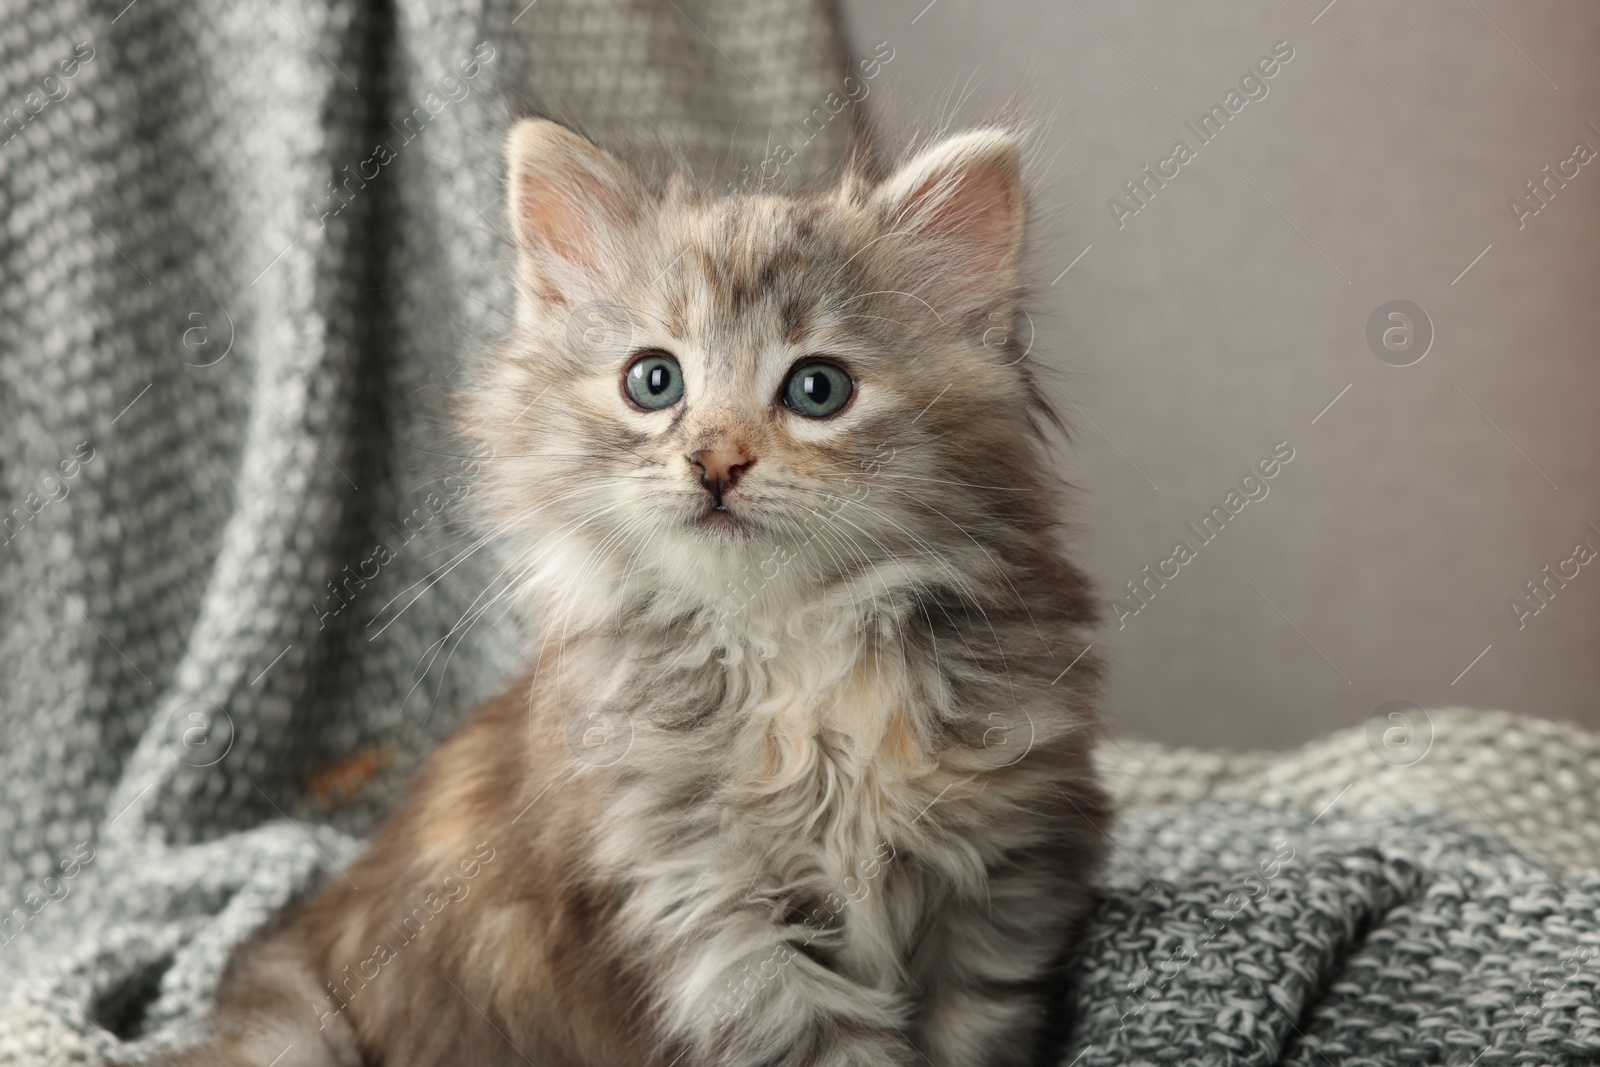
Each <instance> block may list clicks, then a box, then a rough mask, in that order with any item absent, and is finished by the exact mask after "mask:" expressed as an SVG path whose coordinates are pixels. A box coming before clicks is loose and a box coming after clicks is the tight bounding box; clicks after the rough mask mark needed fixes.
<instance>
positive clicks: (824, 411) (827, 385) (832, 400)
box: [783, 363, 855, 419]
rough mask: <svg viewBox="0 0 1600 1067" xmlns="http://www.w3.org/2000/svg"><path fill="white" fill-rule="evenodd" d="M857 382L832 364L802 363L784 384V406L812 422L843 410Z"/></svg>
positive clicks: (790, 373)
mask: <svg viewBox="0 0 1600 1067" xmlns="http://www.w3.org/2000/svg"><path fill="white" fill-rule="evenodd" d="M854 391H855V383H854V382H852V381H851V380H850V375H848V374H846V373H845V372H844V370H843V369H842V368H839V367H836V366H834V365H833V364H832V363H802V364H800V365H799V366H798V367H796V368H795V369H794V370H792V371H790V372H789V379H788V380H787V381H786V382H784V383H783V405H784V407H786V408H788V409H789V410H790V411H793V412H796V413H798V414H800V415H804V416H806V417H807V418H811V419H820V418H823V417H824V416H827V415H832V414H833V413H834V412H836V411H838V410H839V409H840V408H842V407H844V406H845V404H846V403H847V402H848V401H849V399H850V394H851V393H852V392H854Z"/></svg>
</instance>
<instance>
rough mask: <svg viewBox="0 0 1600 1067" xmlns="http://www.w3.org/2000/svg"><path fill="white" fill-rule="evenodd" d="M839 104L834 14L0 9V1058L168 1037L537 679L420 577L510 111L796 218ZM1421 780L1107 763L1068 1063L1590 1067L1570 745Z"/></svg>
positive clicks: (496, 271) (435, 527) (810, 1)
mask: <svg viewBox="0 0 1600 1067" xmlns="http://www.w3.org/2000/svg"><path fill="white" fill-rule="evenodd" d="M842 74H843V66H842V60H841V57H840V52H839V47H838V42H837V40H836V35H835V31H834V28H833V26H832V25H831V23H830V20H829V18H828V8H827V5H826V3H825V2H824V0H675V2H674V3H670V4H666V3H663V4H657V3H653V2H646V0H587V2H583V3H577V2H570V0H536V2H533V3H528V2H527V0H510V2H501V0H477V2H474V0H426V2H424V0H394V2H393V3H389V4H358V3H355V2H354V0H345V2H339V0H218V2H214V3H213V2H209V0H208V2H207V3H206V4H183V3H179V2H177V0H133V2H132V3H128V2H127V0H107V2H89V0H4V2H0V218H3V226H0V991H3V1000H0V1064H30V1065H45V1064H51V1065H54V1064H68V1063H77V1064H86V1063H102V1062H128V1061H137V1060H138V1059H139V1058H140V1057H141V1056H142V1055H144V1054H146V1053H148V1052H149V1051H150V1050H152V1049H153V1048H155V1047H158V1046H160V1045H161V1044H163V1043H165V1042H170V1041H180V1040H184V1039H185V1038H186V1037H187V1036H188V1035H190V1034H192V1033H193V1032H194V1030H195V1029H196V1028H197V1027H198V1026H201V1025H203V1022H204V1018H205V1013H206V1008H207V1003H208V1000H209V997H210V995H211V992H212V990H213V988H214V985H215V983H216V980H217V977H218V975H219V973H220V969H221V966H222V964H223V962H224V960H225V959H226V957H227V954H228V952H229V951H230V949H231V948H232V947H233V946H234V945H236V944H237V943H238V942H239V941H241V940H242V939H243V938H245V937H247V936H248V935H249V934H250V933H251V932H252V931H253V930H255V929H256V928H258V927H259V926H260V924H261V923H262V922H264V921H265V920H266V918H267V917H268V916H269V915H270V914H271V913H272V911H273V910H274V909H276V908H278V907H280V906H282V905H283V904H284V903H286V902H287V901H289V900H290V899H292V898H293V897H294V896H295V895H297V894H300V893H303V892H305V891H307V890H308V889H309V888H310V887H311V886H313V885H314V884H315V883H316V882H317V881H318V880H319V879H321V878H325V877H330V876H332V877H337V875H335V874H333V872H334V870H335V868H336V867H338V866H342V865H343V864H344V863H345V862H347V861H348V860H349V858H350V857H351V856H352V855H353V854H354V853H355V851H356V850H358V849H359V847H360V839H361V836H362V835H363V834H364V833H365V832H366V831H367V829H369V828H370V826H371V824H372V821H373V819H374V818H376V817H377V815H378V814H379V813H380V812H381V811H382V810H383V809H384V807H385V806H386V804H387V803H388V801H389V799H390V798H391V796H392V794H393V791H394V789H395V788H397V785H398V783H401V782H403V781H404V779H405V777H406V775H407V773H408V772H409V771H410V769H411V768H412V767H414V766H415V763H416V761H417V760H418V759H420V758H421V755H422V754H423V753H425V752H426V751H427V750H428V748H429V747H431V745H432V744H433V743H434V742H435V741H436V740H437V739H438V738H439V737H440V736H441V735H442V734H443V733H445V732H446V731H448V730H449V729H450V727H451V726H452V725H453V723H454V721H455V716H456V715H457V714H458V713H459V712H460V711H461V710H462V709H464V708H466V707H469V706H470V705H471V704H472V703H473V702H474V701H475V700H476V699H478V698H479V697H481V696H483V695H485V694H487V693H489V692H492V691H494V690H496V689H497V688H498V687H499V686H500V685H501V683H502V682H503V680H504V679H505V678H506V677H507V676H508V675H509V674H510V673H511V672H513V671H516V670H517V669H519V667H520V665H521V661H520V652H519V643H518V634H517V633H516V632H515V631H514V630H513V628H512V624H511V623H510V622H509V621H508V620H505V619H501V618H499V617H497V616H494V615H489V616H486V617H484V618H483V619H482V621H481V622H479V623H478V624H477V625H475V626H458V623H460V622H461V621H462V620H463V619H464V618H465V617H468V616H469V613H470V612H471V610H472V608H473V606H474V601H475V599H476V598H477V597H478V595H479V594H480V593H481V592H482V591H483V590H484V589H485V588H486V587H487V586H488V585H489V583H490V579H491V576H490V575H489V574H488V573H487V571H486V569H485V568H483V567H482V566H481V565H480V564H479V563H478V562H477V560H476V559H475V558H473V559H467V560H466V561H465V562H463V563H462V564H461V565H459V566H458V567H455V568H454V569H451V570H449V571H448V573H447V574H445V575H444V577H443V578H441V579H439V580H437V581H434V582H424V579H425V578H427V577H428V576H429V575H431V574H436V572H437V570H438V569H439V567H440V565H441V564H445V563H449V562H450V561H452V560H453V559H454V557H453V556H452V555H451V553H452V552H453V551H454V546H456V545H459V544H460V543H462V542H461V541H460V537H461V531H460V530H459V529H458V527H459V525H460V514H459V513H460V511H461V510H462V509H461V507H460V502H461V499H462V498H463V497H464V496H465V494H467V493H469V492H470V491H471V484H470V482H471V475H470V470H471V467H470V458H469V457H463V456H458V455H452V454H451V451H450V450H451V445H450V443H449V438H448V436H447V435H445V434H443V433H442V432H441V431H440V430H439V428H438V425H437V422H436V419H435V413H436V412H437V411H438V410H439V406H438V394H440V393H443V392H447V391H448V389H449V386H450V383H451V381H452V380H453V378H452V375H453V374H454V371H455V368H456V367H457V366H459V365H460V362H461V361H462V360H464V359H468V358H471V356H472V354H473V353H474V352H475V351H477V350H479V349H480V348H481V346H482V345H483V343H484V342H485V341H486V340H488V339H491V338H493V337H495V336H496V335H497V334H498V333H499V332H500V331H501V330H502V328H503V325H504V316H505V308H506V300H505V293H504V290H503V286H504V284H505V283H504V275H505V271H504V267H503V263H502V261H503V260H504V258H505V255H506V253H505V247H506V246H505V243H504V240H503V238H502V235H501V232H500V223H499V206H498V205H499V194H500V187H499V173H500V162H499V134H500V130H501V128H502V127H503V124H504V121H505V118H506V116H507V115H508V114H509V113H512V112H513V111H515V110H518V109H521V108H523V107H525V106H529V105H531V106H536V107H538V108H540V109H542V110H545V111H547V112H549V113H553V114H556V115H558V116H566V117H569V118H572V119H574V120H577V121H579V122H581V123H582V124H583V125H584V127H585V128H586V129H588V130H589V131H591V132H592V133H593V134H594V135H595V136H597V137H598V138H599V139H600V140H602V141H603V142H606V143H608V144H610V145H612V146H613V147H616V148H618V149H620V150H623V151H625V152H627V153H628V154H630V155H632V156H633V157H634V158H636V159H639V160H640V161H641V162H643V163H645V164H646V165H654V164H657V163H661V162H663V161H665V160H668V159H669V158H670V159H674V160H677V161H679V162H686V163H688V164H690V165H692V166H694V167H695V168H696V169H697V170H698V171H699V172H700V173H701V175H702V177H703V178H705V179H706V180H709V181H713V182H723V183H727V184H738V183H742V182H744V181H746V180H747V179H748V178H749V177H750V175H751V174H752V170H753V169H754V170H756V171H761V172H762V176H763V178H764V180H766V181H768V182H769V183H770V182H771V181H772V180H773V178H774V175H772V174H771V173H767V172H765V171H764V170H763V169H762V161H764V160H770V158H771V157H770V156H769V155H768V152H769V149H770V147H771V145H772V144H774V143H780V142H781V143H783V144H785V145H787V146H788V147H789V148H790V149H792V151H791V152H790V153H788V154H787V156H788V157H790V158H791V160H792V161H789V162H786V163H785V166H784V173H783V175H782V180H784V181H791V180H792V181H795V182H805V181H809V180H811V179H813V178H815V177H817V176H818V175H819V174H821V173H822V172H824V171H825V170H826V169H827V168H828V167H829V166H831V165H832V163H833V162H834V161H835V160H836V159H837V158H838V156H839V154H840V152H841V150H842V146H843V144H844V140H845V136H846V132H847V130H848V128H849V127H850V125H851V124H852V123H853V122H855V121H856V115H855V113H854V112H853V111H850V110H846V111H844V112H843V113H842V114H839V113H837V112H833V111H832V110H831V109H829V110H826V111H824V112H823V113H825V114H831V115H835V116H836V117H835V118H833V119H830V120H829V121H828V122H826V123H821V124H819V123H817V122H816V121H813V122H812V123H810V124H809V125H807V126H804V127H803V128H802V127H800V125H799V124H800V123H802V122H804V120H805V119H806V118H807V117H808V116H814V115H815V114H817V113H818V112H817V109H818V108H826V107H827V104H826V101H827V99H828V97H829V94H830V93H831V92H833V91H834V90H835V89H836V88H837V86H838V82H839V79H840V77H841V76H842ZM1540 731H1544V732H1542V733H1541V732H1540ZM1508 737H1522V738H1524V739H1531V740H1528V744H1527V746H1525V747H1526V748H1527V751H1526V752H1522V755H1523V757H1525V758H1520V759H1518V758H1515V757H1517V753H1518V752H1521V751H1522V750H1518V749H1516V747H1515V746H1514V745H1513V746H1511V747H1509V748H1508V747H1507V742H1506V738H1508ZM1341 746H1343V747H1341ZM1434 750H1435V751H1434V754H1432V755H1430V756H1429V758H1428V759H1427V760H1424V761H1422V762H1420V763H1418V764H1416V765H1415V766H1412V767H1407V768H1404V769H1403V771H1397V769H1396V768H1393V767H1387V766H1384V765H1383V764H1380V763H1377V762H1375V761H1374V760H1373V759H1372V758H1371V757H1370V754H1369V753H1367V751H1366V749H1365V747H1364V745H1363V743H1362V742H1361V739H1360V737H1359V736H1357V735H1356V734H1351V735H1349V736H1348V737H1342V738H1334V739H1330V741H1329V742H1328V743H1327V744H1326V745H1324V746H1322V747H1320V748H1314V749H1310V750H1307V751H1306V752H1303V753H1299V754H1292V755H1290V756H1284V757H1271V758H1269V757H1265V756H1241V757H1222V756H1217V755H1208V754H1201V753H1171V752H1167V751H1165V750H1162V749H1159V748H1155V747H1148V746H1146V747H1140V746H1123V747H1114V748H1111V749H1108V751H1107V754H1106V760H1107V768H1108V771H1109V772H1110V773H1111V774H1112V775H1113V776H1114V777H1116V778H1118V780H1119V781H1122V782H1123V792H1124V800H1125V802H1126V803H1127V804H1128V806H1129V811H1128V814H1127V815H1126V816H1125V817H1124V818H1123V819H1122V821H1121V823H1120V824H1119V826H1118V827H1117V828H1116V829H1115V830H1114V831H1110V832H1113V833H1114V836H1115V840H1116V843H1117V846H1118V848H1117V852H1116V855H1117V856H1118V861H1117V865H1116V867H1115V868H1114V869H1113V871H1112V872H1111V874H1110V875H1109V881H1108V888H1107V893H1106V898H1105V902H1104V905H1103V906H1102V908H1101V909H1100V911H1099V913H1098V915H1097V916H1096V918H1095V922H1094V924H1093V926H1092V927H1091V928H1090V930H1089V931H1088V933H1087V935H1086V938H1087V939H1086V941H1085V943H1084V945H1083V949H1082V952H1081V954H1080V955H1079V957H1078V958H1077V959H1076V960H1075V961H1074V962H1073V964H1072V965H1071V967H1070V969H1069V970H1070V973H1069V975H1068V977H1069V978H1070V980H1071V982H1072V992H1071V993H1070V1001H1069V1003H1067V1004H1064V1005H1063V1006H1062V1010H1061V1012H1060V1013H1059V1018H1060V1022H1061V1025H1062V1027H1063V1029H1065V1028H1066V1027H1067V1026H1068V1024H1069V1023H1070V1024H1071V1032H1070V1035H1069V1036H1067V1038H1066V1040H1067V1042H1068V1045H1069V1046H1070V1047H1069V1048H1068V1050H1067V1052H1066V1053H1065V1059H1064V1060H1063V1062H1073V1061H1074V1059H1075V1061H1076V1062H1078V1063H1083V1064H1091V1063H1093V1064H1101V1063H1104V1064H1111V1063H1144V1062H1151V1063H1157V1062H1159V1063H1215V1064H1234V1063H1239V1064H1244V1063H1259V1064H1268V1063H1274V1062H1279V1061H1280V1060H1281V1061H1283V1062H1293V1063H1361V1062H1371V1063H1394V1062H1418V1063H1422V1062H1440V1063H1460V1064H1470V1063H1475V1062H1476V1063H1482V1064H1500V1063H1517V1064H1523V1063H1575V1062H1590V1061H1593V1060H1595V1059H1596V1058H1597V1057H1600V1028H1597V1027H1600V1019H1597V1016H1596V1009H1595V1008H1594V1006H1593V1005H1594V1003H1595V1000H1596V998H1595V996H1594V994H1595V974H1596V973H1597V970H1600V965H1597V964H1596V962H1595V960H1594V957H1595V956H1596V954H1597V953H1600V934H1597V930H1596V906H1597V901H1600V881H1597V878H1596V875H1595V874H1594V873H1592V871H1591V870H1590V869H1592V868H1595V867H1600V843H1597V842H1596V841H1595V839H1594V836H1593V831H1594V828H1595V827H1597V826H1600V818H1597V814H1600V813H1597V812H1596V811H1595V801H1594V799H1593V798H1594V797H1596V796H1600V788H1597V787H1600V746H1597V744H1596V743H1595V739H1594V738H1592V737H1590V736H1588V735H1584V734H1581V733H1579V732H1577V731H1572V730H1566V729H1565V728H1559V727H1554V726H1550V725H1548V724H1527V723H1519V722H1517V721H1515V720H1510V719H1508V718H1507V717H1504V716H1499V717H1494V716H1473V715H1469V714H1466V713H1458V714H1456V715H1454V716H1441V717H1439V720H1438V732H1437V734H1436V737H1435V744H1434ZM1440 768H1443V770H1440ZM1507 768H1510V769H1509V770H1508V769H1507ZM1530 768H1534V770H1530ZM1390 772H1395V773H1400V774H1403V777H1401V778H1394V777H1393V775H1392V774H1391V773H1390ZM1441 774H1444V775H1445V777H1444V778H1441V777H1440V775H1441ZM1330 775H1331V776H1332V777H1331V778H1330ZM1386 776H1387V777H1386ZM1446 784H1448V785H1449V788H1448V789H1447V788H1445V785H1446ZM1452 790H1453V792H1452ZM1457 795H1459V796H1460V797H1461V798H1463V799H1465V800H1466V803H1464V804H1463V803H1460V802H1459V801H1458V800H1457V799H1456V796H1457ZM1330 799H1331V800H1332V801H1333V803H1332V804H1331V806H1329V801H1330ZM1523 799H1526V800H1527V801H1528V804H1525V805H1523V807H1520V808H1519V807H1518V806H1517V803H1516V802H1517V801H1520V800H1523ZM1108 830H1109V828H1108Z"/></svg>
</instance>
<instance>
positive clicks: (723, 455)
mask: <svg viewBox="0 0 1600 1067" xmlns="http://www.w3.org/2000/svg"><path fill="white" fill-rule="evenodd" d="M684 458H685V459H687V460H688V461H689V463H690V464H691V465H692V466H693V467H694V468H695V470H696V472H697V473H698V474H699V476H700V484H701V485H703V486H705V488H706V492H708V493H710V494H711V499H712V500H714V501H715V502H716V506H717V507H722V497H723V494H725V493H728V492H730V491H731V490H732V489H733V487H734V486H736V485H738V484H739V479H740V478H742V477H744V473H745V471H748V470H749V469H750V468H751V467H754V466H755V465H756V458H755V457H754V456H752V455H751V454H750V452H749V450H748V449H746V448H745V447H744V446H743V445H741V444H737V443H734V442H731V441H729V442H720V443H718V444H716V445H713V446H712V447H710V448H697V449H695V450H694V451H693V452H690V453H689V454H688V455H686V456H685V457H684Z"/></svg>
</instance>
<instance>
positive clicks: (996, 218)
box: [871, 129, 1025, 296]
mask: <svg viewBox="0 0 1600 1067" xmlns="http://www.w3.org/2000/svg"><path fill="white" fill-rule="evenodd" d="M871 202H872V204H873V205H874V206H876V207H879V208H880V209H883V210H886V211H887V212H888V213H889V214H890V215H891V217H892V218H893V220H894V227H895V229H896V230H899V231H909V232H910V233H911V234H912V235H914V236H916V237H919V238H921V239H923V240H924V241H926V242H927V244H928V247H929V248H930V250H931V251H933V253H934V254H935V255H936V257H937V258H938V259H939V260H940V261H941V267H942V270H941V274H944V275H945V276H946V277H948V278H949V279H951V280H952V281H954V282H955V284H956V286H957V288H958V289H960V290H963V291H965V292H967V293H969V294H970V295H975V296H981V295H998V294H999V293H1001V292H1003V291H1006V290H1008V289H1010V288H1011V287H1012V286H1013V285H1014V283H1015V281H1016V274H1017V260H1018V258H1019V256H1020V254H1021V251H1022V224H1023V217H1024V212H1025V204H1024V198H1023V191H1022V165H1021V151H1020V149H1019V147H1018V145H1017V140H1016V137H1015V136H1014V135H1012V134H1011V133H1009V132H1007V131H1005V130H998V129H982V130H971V131H968V132H966V133H961V134H956V135H955V136H953V137H948V138H946V139H945V140H943V141H940V142H938V143H937V144H934V145H931V146H929V147H928V148H925V149H923V150H922V151H921V152H919V153H918V154H917V155H915V156H913V157H912V158H911V159H910V160H908V161H907V162H905V163H903V164H901V166H900V167H899V168H897V169H896V170H895V171H894V173H893V174H891V175H889V177H888V178H887V179H885V180H884V182H883V184H882V185H880V186H879V187H878V189H877V190H876V191H875V192H874V193H873V194H872V200H871Z"/></svg>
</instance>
